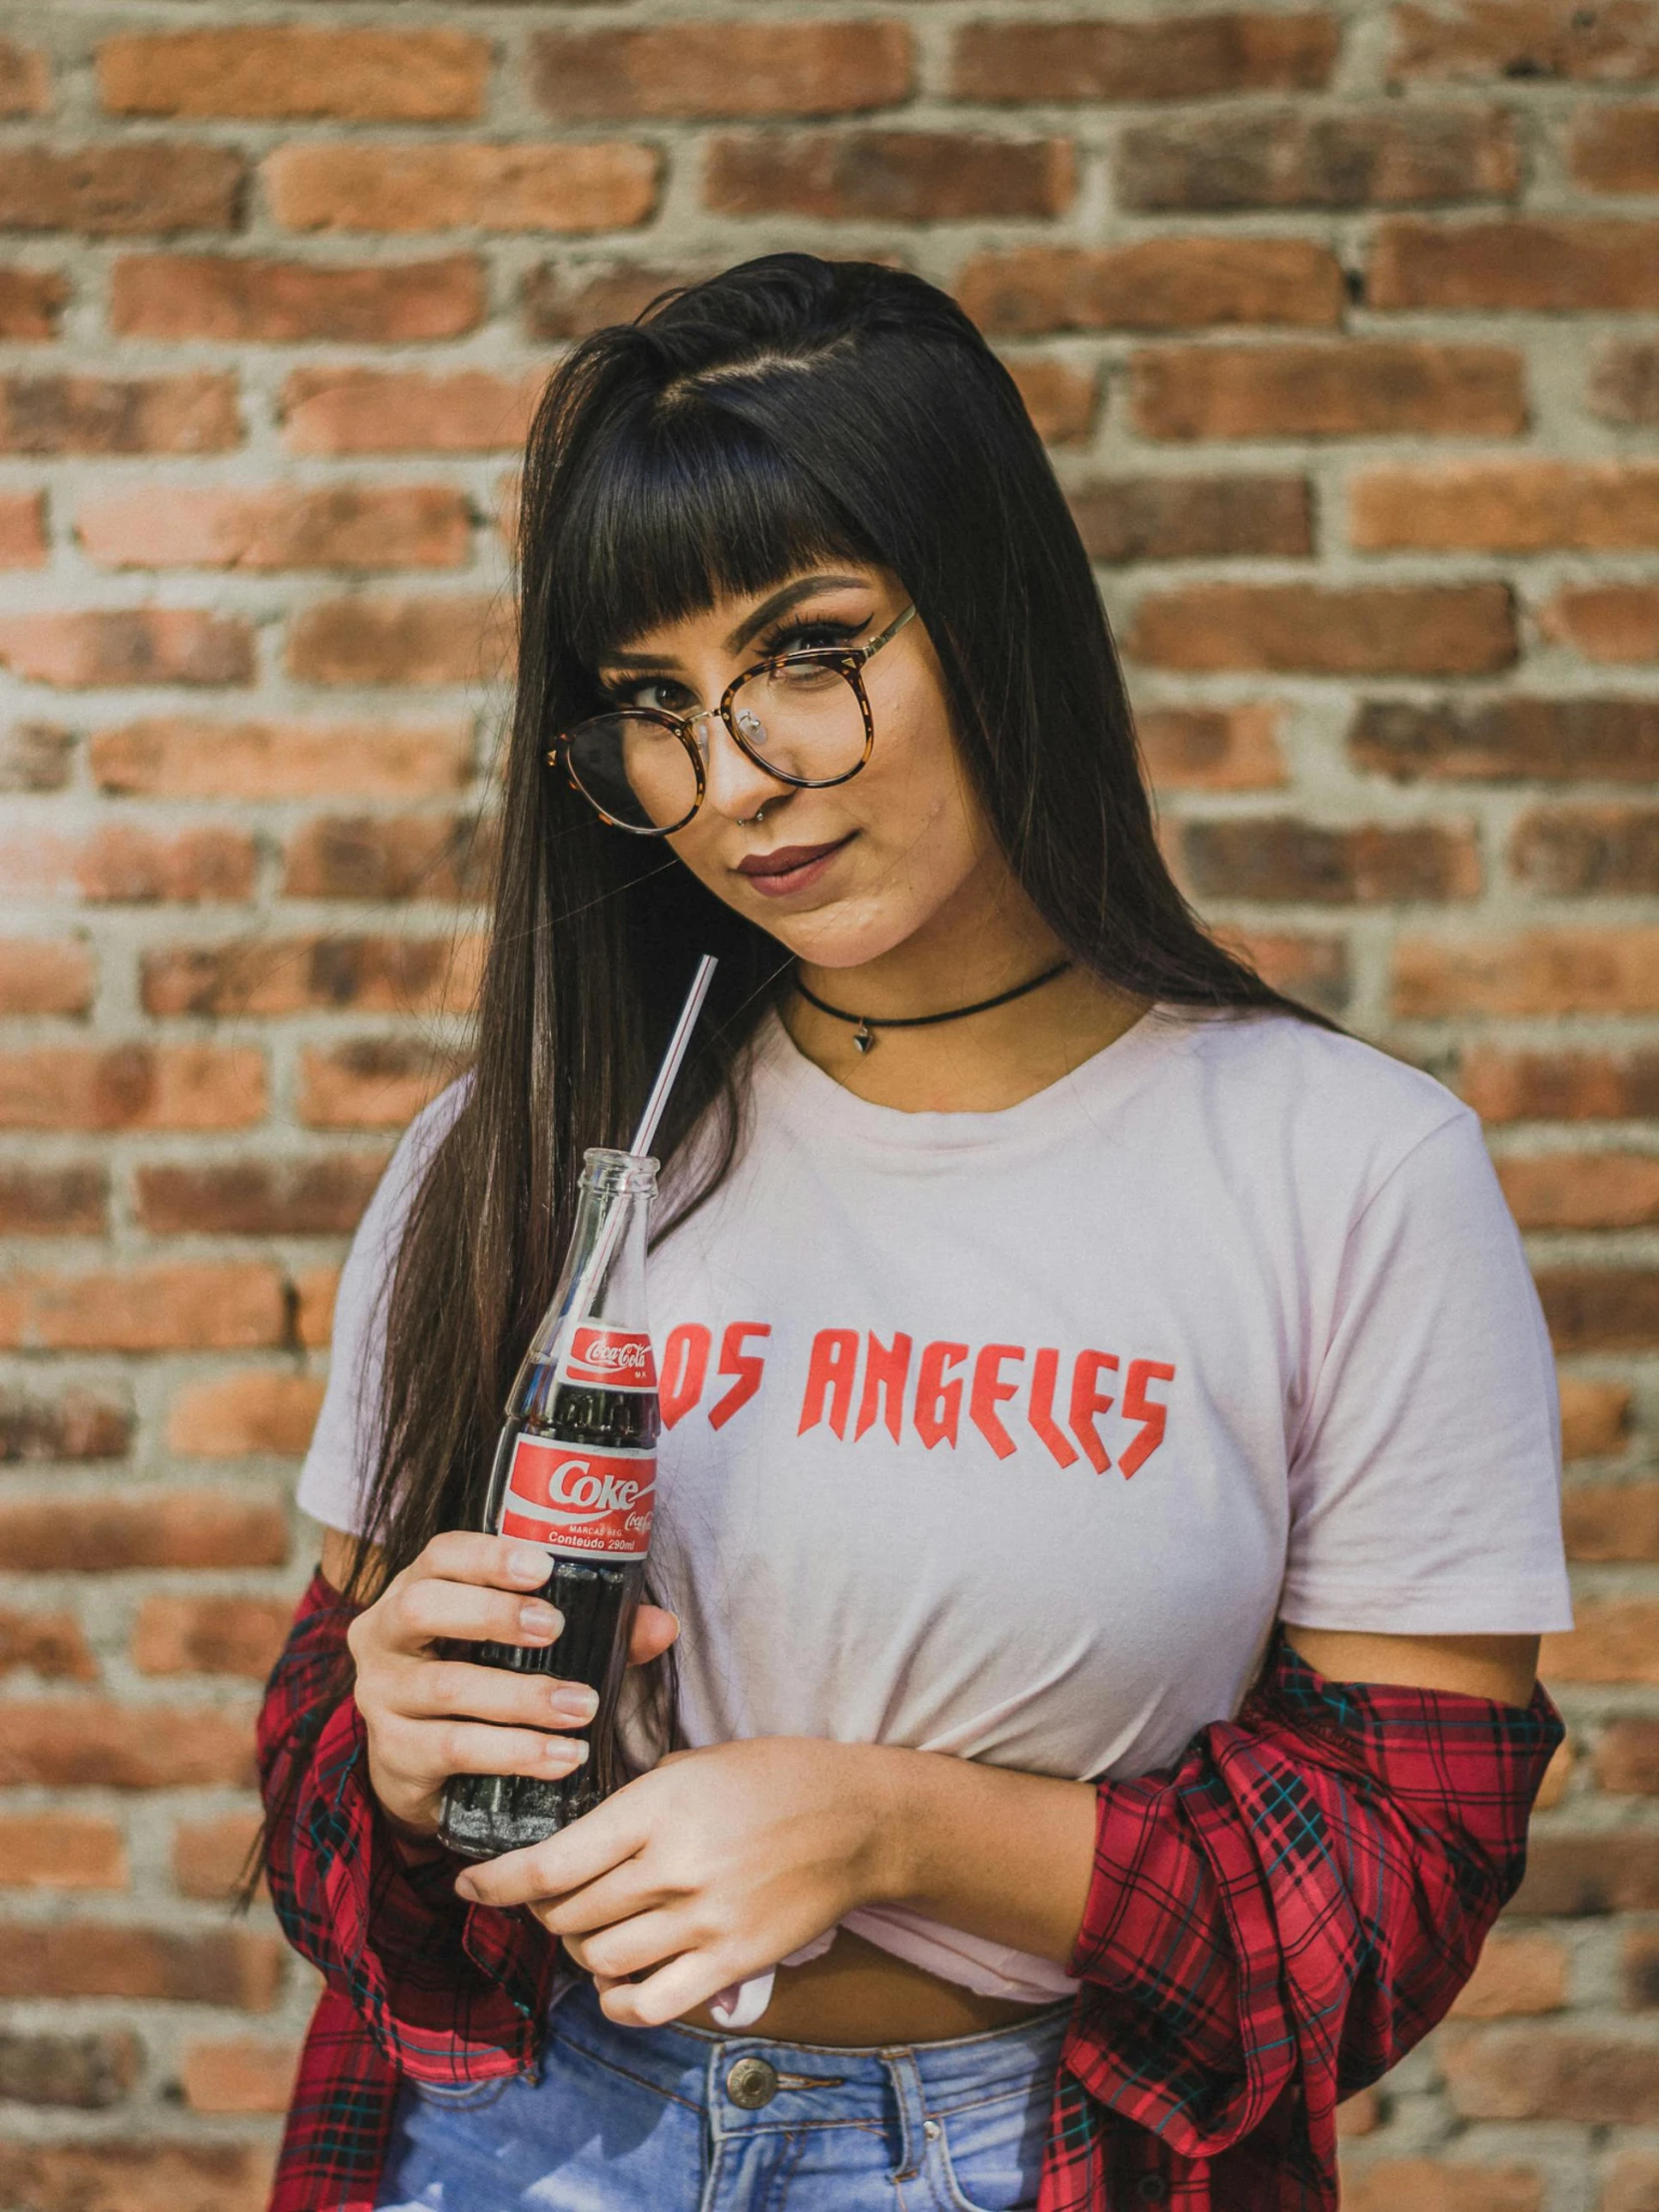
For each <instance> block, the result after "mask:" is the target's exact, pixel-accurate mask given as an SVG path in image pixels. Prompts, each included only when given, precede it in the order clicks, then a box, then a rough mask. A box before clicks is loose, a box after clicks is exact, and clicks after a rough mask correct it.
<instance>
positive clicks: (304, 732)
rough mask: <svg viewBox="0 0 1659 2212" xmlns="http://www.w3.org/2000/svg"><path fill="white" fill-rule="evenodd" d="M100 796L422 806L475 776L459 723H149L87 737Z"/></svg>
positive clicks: (173, 719)
mask: <svg viewBox="0 0 1659 2212" xmlns="http://www.w3.org/2000/svg"><path fill="white" fill-rule="evenodd" d="M88 753H89V758H90V761H91V765H92V774H93V778H94V781H95V782H96V783H97V784H98V786H99V787H100V789H101V790H103V791H106V792H116V793H119V794H121V795H123V796H133V795H143V796H145V797H149V798H157V799H243V800H267V799H310V798H318V797H320V798H329V799H344V798H362V799H407V798H424V797H426V796H428V795H434V796H436V795H441V794H443V793H445V792H452V791H454V790H456V789H458V788H459V787H460V786H461V785H463V784H465V783H466V781H467V780H468V777H469V776H470V774H471V769H472V733H471V730H470V728H469V726H468V725H466V724H465V723H458V722H457V723H449V724H445V725H431V724H428V725H426V726H424V727H415V728H400V727H398V726H397V725H395V724H388V723H378V722H344V723H308V722H229V723H227V722H205V721H197V720H194V719H192V718H190V717H185V716H170V717H165V718H163V717H156V718H152V719H149V720H146V721H142V722H131V723H126V724H123V725H122V726H121V727H120V728H118V729H111V730H101V731H98V732H96V733H95V734H94V736H93V739H92V742H91V745H90V747H89V748H88Z"/></svg>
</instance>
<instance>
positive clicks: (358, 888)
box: [282, 815, 496, 901]
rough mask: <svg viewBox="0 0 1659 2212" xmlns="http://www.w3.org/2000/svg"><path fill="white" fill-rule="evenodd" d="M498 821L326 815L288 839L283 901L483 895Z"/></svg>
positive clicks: (473, 897) (491, 867)
mask: <svg viewBox="0 0 1659 2212" xmlns="http://www.w3.org/2000/svg"><path fill="white" fill-rule="evenodd" d="M495 843H496V834H495V821H494V818H491V819H490V820H489V821H487V822H485V823H483V824H480V823H479V822H478V820H477V818H476V817H475V816H471V815H461V816H457V815H325V816H322V817H321V818H319V819H318V820H316V821H313V822H308V823H306V824H305V825H304V827H303V828H302V829H301V830H298V831H297V832H296V833H295V834H294V836H293V837H292V839H291V840H290V841H289V844H288V848H287V855H286V864H285V867H284V870H283V875H282V892H283V895H284V896H285V897H288V898H372V899H379V900H387V899H404V898H441V899H464V900H467V901H475V900H477V899H480V898H482V897H484V896H485V895H487V892H488V888H489V884H490V881H491V878H492V874H493V870H494V863H495Z"/></svg>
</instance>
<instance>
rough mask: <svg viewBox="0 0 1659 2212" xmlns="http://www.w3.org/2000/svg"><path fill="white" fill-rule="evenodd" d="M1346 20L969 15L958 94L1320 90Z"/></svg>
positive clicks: (1011, 96)
mask: <svg viewBox="0 0 1659 2212" xmlns="http://www.w3.org/2000/svg"><path fill="white" fill-rule="evenodd" d="M1338 35H1339V34H1338V29H1337V24H1336V21H1335V19H1334V18H1333V17H1331V16H1328V15H1312V14H1310V15H1265V14H1262V15H1258V14H1247V13H1244V12H1240V13H1237V14H1222V13H1217V14H1214V15H1191V16H1187V17H1181V16H1164V17H1148V18H1146V19H1144V20H1143V21H1140V22H1134V21H1125V22H1111V21H1106V22H1074V23H1064V22H1062V23H1029V22H1023V21H1020V22H1014V21H1009V22H1005V23H969V24H967V25H965V26H964V28H963V29H962V30H961V31H959V32H958V33H957V38H956V52H955V62H954V67H953V69H952V72H951V91H952V93H953V94H954V96H955V97H956V98H957V99H958V100H988V101H1015V100H1199V99H1203V98H1204V97H1205V96H1206V95H1208V94H1215V93H1230V92H1293V91H1294V92H1317V91H1318V90H1319V89H1320V88H1321V87H1322V86H1324V85H1325V84H1327V83H1328V82H1329V81H1330V77H1331V71H1332V68H1333V67H1334V65H1335V63H1336V59H1337V44H1338Z"/></svg>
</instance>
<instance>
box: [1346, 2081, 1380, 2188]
mask: <svg viewBox="0 0 1659 2212" xmlns="http://www.w3.org/2000/svg"><path fill="white" fill-rule="evenodd" d="M1382 2124H1383V2100H1382V2099H1381V2098H1380V2097H1379V2095H1378V2093H1377V2091H1376V2090H1375V2089H1360V2090H1358V2091H1356V2093H1355V2094H1354V2095H1353V2096H1349V2097H1345V2098H1344V2099H1343V2101H1342V2103H1341V2104H1339V2105H1338V2107H1337V2139H1338V2141H1339V2142H1349V2141H1351V2140H1353V2139H1354V2138H1355V2137H1356V2136H1360V2135H1372V2134H1375V2133H1376V2131H1377V2129H1378V2128H1379V2127H1381V2126H1382ZM1346 2178H1347V2177H1346V2176H1345V2181H1346Z"/></svg>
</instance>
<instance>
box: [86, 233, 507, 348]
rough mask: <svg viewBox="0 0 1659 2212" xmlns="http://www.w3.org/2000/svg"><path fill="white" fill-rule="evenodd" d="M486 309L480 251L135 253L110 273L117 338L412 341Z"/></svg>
mask: <svg viewBox="0 0 1659 2212" xmlns="http://www.w3.org/2000/svg"><path fill="white" fill-rule="evenodd" d="M483 317H484V273H483V267H482V265H481V264H480V262H479V260H478V258H477V256H476V255H475V254H449V255H446V256H444V258H443V259H442V260H439V261H424V262H404V263H378V264H376V265H375V266H373V267H371V268H366V269H351V268H340V267H337V266H329V267H326V268H324V267H320V266H318V265H317V264H315V263H310V262H279V261H270V260H263V259H261V260H254V259H241V258H239V259H236V260H232V259H230V258H229V257H228V256H224V255H217V254H134V255H130V256H128V258H127V259H126V260H125V261H121V262H118V263H117V264H116V266H115V268H114V270H113V271H112V272H111V276H110V327H111V329H112V330H113V331H114V332H115V333H116V334H117V335H118V336H120V337H142V338H220V339H224V340H226V341H228V342H230V343H233V344H235V343H245V344H246V343H254V344H266V345H292V344H296V343H299V342H302V341H303V340H305V339H308V338H318V339H327V340H332V341H335V342H338V343H343V344H352V345H408V344H414V343H416V342H418V341H419V340H421V339H425V338H454V337H461V336H463V335H464V334H465V332H467V331H468V330H472V329H476V328H477V326H478V324H479V323H480V322H481V321H482V320H483Z"/></svg>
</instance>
